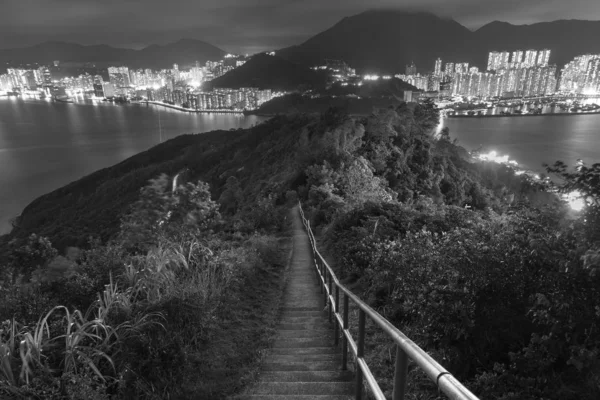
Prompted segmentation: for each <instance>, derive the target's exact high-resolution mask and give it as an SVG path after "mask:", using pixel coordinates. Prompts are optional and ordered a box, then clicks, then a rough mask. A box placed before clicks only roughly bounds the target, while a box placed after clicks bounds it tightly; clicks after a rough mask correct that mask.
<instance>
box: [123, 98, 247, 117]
mask: <svg viewBox="0 0 600 400" xmlns="http://www.w3.org/2000/svg"><path fill="white" fill-rule="evenodd" d="M132 104H146V105H148V104H153V105H157V106H163V107H167V108H172V109H174V110H179V111H183V112H187V113H190V114H244V112H243V111H237V110H227V109H223V110H193V109H190V108H184V107H180V106H176V105H173V104H167V103H163V102H160V101H148V100H146V101H136V102H132Z"/></svg>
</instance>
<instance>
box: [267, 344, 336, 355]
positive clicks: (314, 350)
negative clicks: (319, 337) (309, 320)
mask: <svg viewBox="0 0 600 400" xmlns="http://www.w3.org/2000/svg"><path fill="white" fill-rule="evenodd" d="M339 353H340V350H339V349H336V348H335V347H333V346H322V347H294V348H290V347H275V348H273V349H272V350H271V354H273V355H276V354H279V355H286V354H292V355H293V354H339Z"/></svg>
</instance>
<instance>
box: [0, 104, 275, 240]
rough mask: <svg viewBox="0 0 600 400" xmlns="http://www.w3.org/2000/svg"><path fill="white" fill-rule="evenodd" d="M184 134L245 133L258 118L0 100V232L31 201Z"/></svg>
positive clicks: (131, 106)
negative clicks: (232, 131) (236, 129)
mask: <svg viewBox="0 0 600 400" xmlns="http://www.w3.org/2000/svg"><path fill="white" fill-rule="evenodd" d="M159 114H160V118H161V126H162V138H163V141H165V140H168V139H172V138H174V137H175V136H178V135H180V134H185V133H200V132H207V131H212V130H217V129H224V130H228V129H230V128H238V127H249V126H251V125H253V124H255V123H257V122H260V121H262V120H264V118H260V117H256V116H249V117H246V116H242V115H237V114H217V115H212V114H189V113H182V112H179V111H176V110H172V109H168V108H163V107H159V106H146V105H140V104H128V105H115V104H111V103H106V102H91V101H86V102H83V101H81V100H77V99H76V101H75V102H74V103H56V102H49V101H46V100H30V99H26V100H22V99H16V98H14V97H8V98H6V97H2V98H0V188H2V189H0V233H6V231H7V230H8V229H9V220H10V219H11V218H13V217H14V216H16V215H18V214H19V213H20V212H21V210H22V209H23V208H24V207H25V206H26V205H27V204H28V203H29V202H31V201H32V200H34V199H35V198H36V197H39V196H40V195H42V194H45V193H48V192H50V191H52V190H55V189H57V188H59V187H61V186H63V185H65V184H67V183H69V182H72V181H74V180H77V179H79V178H81V177H83V176H85V175H88V174H90V173H92V172H94V171H96V170H98V169H101V168H105V167H108V166H111V165H114V164H116V163H118V162H120V161H123V160H124V159H126V158H128V157H130V156H132V155H134V154H137V153H139V152H141V151H144V150H147V149H149V148H150V147H152V146H155V145H157V144H158V143H159V137H160V134H159V128H158V126H159V125H158V115H159Z"/></svg>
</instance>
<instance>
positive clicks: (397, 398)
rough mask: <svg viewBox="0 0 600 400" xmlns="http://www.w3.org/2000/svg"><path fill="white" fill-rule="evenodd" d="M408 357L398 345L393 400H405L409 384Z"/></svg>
mask: <svg viewBox="0 0 600 400" xmlns="http://www.w3.org/2000/svg"><path fill="white" fill-rule="evenodd" d="M407 378H408V356H407V355H406V353H405V352H404V350H402V348H401V347H400V346H398V345H396V368H395V370H394V392H393V394H392V400H404V394H405V393H406V386H407V383H408V379H407Z"/></svg>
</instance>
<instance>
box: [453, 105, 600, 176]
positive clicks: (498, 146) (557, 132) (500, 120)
mask: <svg viewBox="0 0 600 400" xmlns="http://www.w3.org/2000/svg"><path fill="white" fill-rule="evenodd" d="M442 124H443V125H444V126H447V127H448V128H449V129H450V137H451V138H456V139H458V144H459V145H461V146H463V147H464V148H466V149H467V150H473V149H477V148H479V147H480V146H482V147H483V149H484V150H485V151H486V152H487V151H496V152H497V154H498V155H499V156H503V155H508V156H509V158H510V159H511V160H515V161H517V162H518V163H519V165H520V166H521V167H523V168H525V169H528V170H531V171H536V172H544V171H545V169H544V167H543V166H542V165H543V164H544V163H546V164H554V162H555V161H559V160H560V161H563V162H565V163H566V164H567V165H569V166H573V165H575V163H576V162H577V160H578V159H581V160H583V161H584V162H585V163H586V164H593V163H597V162H600V115H598V114H592V115H573V116H560V115H558V116H537V117H497V118H445V119H444V120H443V121H442Z"/></svg>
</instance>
